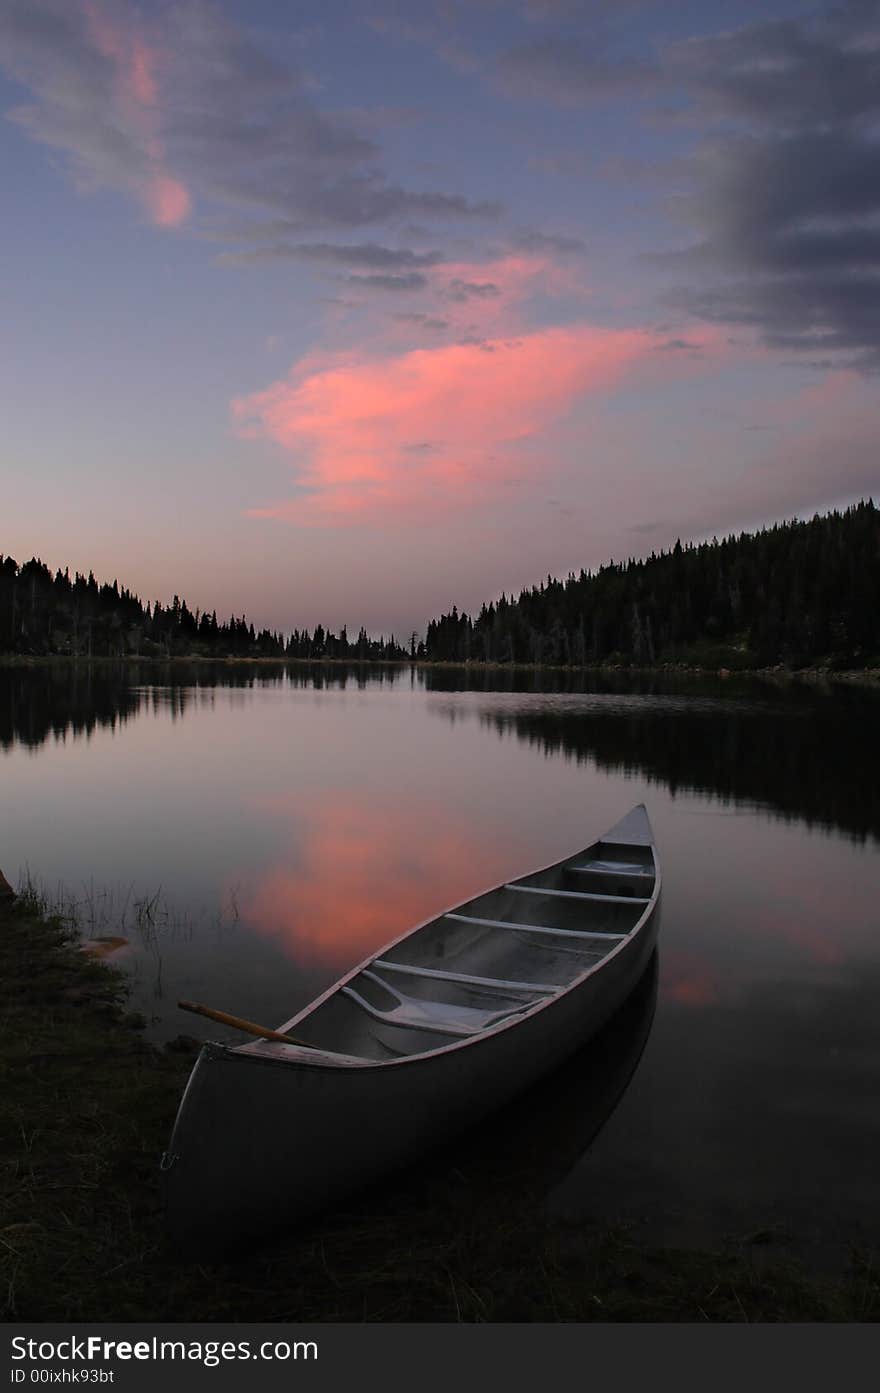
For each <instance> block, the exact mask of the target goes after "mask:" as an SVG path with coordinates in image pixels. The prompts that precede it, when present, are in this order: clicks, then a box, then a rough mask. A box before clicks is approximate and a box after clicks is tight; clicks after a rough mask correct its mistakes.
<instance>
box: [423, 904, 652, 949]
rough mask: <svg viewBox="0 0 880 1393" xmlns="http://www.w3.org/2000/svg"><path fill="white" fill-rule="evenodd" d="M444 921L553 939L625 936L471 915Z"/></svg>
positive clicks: (449, 916)
mask: <svg viewBox="0 0 880 1393" xmlns="http://www.w3.org/2000/svg"><path fill="white" fill-rule="evenodd" d="M443 918H444V919H456V920H457V921H458V923H459V924H481V925H482V926H483V927H484V928H486V929H517V930H518V931H519V932H520V933H529V934H553V936H554V937H555V938H592V939H602V940H604V941H605V942H607V943H617V942H618V940H619V939H621V938H626V934H617V933H614V934H608V933H600V932H599V931H598V930H596V929H557V928H554V927H553V925H552V924H523V923H520V921H519V920H513V919H476V918H475V917H474V916H473V915H472V914H455V913H453V912H451V911H450V912H449V913H448V914H444V916H443Z"/></svg>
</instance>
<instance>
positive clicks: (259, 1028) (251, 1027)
mask: <svg viewBox="0 0 880 1393" xmlns="http://www.w3.org/2000/svg"><path fill="white" fill-rule="evenodd" d="M177 1004H178V1006H179V1007H180V1009H181V1011H193V1012H195V1014H196V1015H197V1016H207V1017H208V1019H209V1020H212V1021H219V1022H220V1024H221V1025H231V1026H232V1027H233V1028H234V1029H235V1030H244V1031H247V1033H248V1034H249V1035H259V1036H260V1038H261V1039H263V1040H280V1041H281V1043H282V1044H284V1045H302V1046H303V1047H304V1048H305V1049H307V1050H316V1049H319V1048H320V1046H318V1045H310V1044H309V1043H308V1041H307V1040H297V1039H296V1037H295V1036H294V1035H284V1034H283V1033H282V1032H281V1031H280V1030H270V1029H269V1028H268V1026H265V1025H255V1024H254V1022H253V1021H243V1020H242V1018H241V1016H230V1015H229V1014H228V1013H227V1012H226V1011H215V1009H214V1007H213V1006H202V1005H200V1003H199V1002H198V1001H178V1003H177Z"/></svg>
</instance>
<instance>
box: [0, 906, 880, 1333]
mask: <svg viewBox="0 0 880 1393" xmlns="http://www.w3.org/2000/svg"><path fill="white" fill-rule="evenodd" d="M0 980H2V984H3V985H2V1001H0V1122H2V1137H3V1155H2V1180H0V1185H2V1189H0V1214H2V1215H3V1219H2V1221H0V1223H2V1227H0V1307H2V1309H3V1315H4V1318H5V1319H6V1320H13V1319H18V1320H114V1321H123V1320H154V1319H156V1320H158V1319H166V1320H232V1319H240V1320H325V1321H333V1320H349V1321H350V1320H358V1321H359V1320H378V1321H409V1320H422V1321H424V1320H428V1321H455V1320H464V1321H529V1320H541V1321H554V1320H566V1321H596V1320H598V1321H705V1320H708V1321H743V1320H749V1321H756V1320H757V1321H780V1320H787V1321H854V1320H855V1321H864V1320H876V1319H877V1318H878V1315H880V1281H878V1275H877V1272H876V1271H875V1270H874V1269H873V1268H872V1266H871V1264H870V1263H869V1262H868V1261H866V1260H865V1261H857V1262H854V1264H853V1268H852V1271H851V1273H850V1274H849V1275H848V1276H847V1277H846V1278H845V1279H844V1280H841V1281H838V1282H832V1281H830V1280H828V1281H824V1280H822V1281H819V1280H816V1279H812V1278H810V1277H809V1276H807V1274H806V1273H804V1272H803V1271H801V1270H800V1269H798V1268H796V1267H794V1266H792V1265H785V1264H783V1263H780V1262H777V1261H775V1260H771V1259H768V1257H767V1254H768V1253H769V1252H772V1249H770V1248H767V1247H766V1246H762V1245H760V1244H759V1243H754V1244H753V1245H751V1246H749V1245H746V1246H744V1247H743V1248H741V1249H740V1250H739V1251H737V1252H732V1253H690V1252H688V1253H685V1252H673V1251H668V1250H667V1251H647V1250H644V1249H641V1248H639V1247H637V1246H636V1245H634V1244H633V1243H631V1242H630V1241H629V1239H628V1238H627V1235H626V1234H625V1233H621V1232H607V1231H600V1230H598V1229H596V1228H592V1227H588V1226H572V1225H557V1226H548V1222H547V1220H546V1217H544V1216H542V1215H541V1213H540V1210H539V1200H540V1195H539V1192H538V1189H537V1187H536V1188H535V1189H534V1190H532V1189H530V1187H529V1185H528V1183H527V1182H523V1181H522V1180H521V1177H520V1178H518V1179H517V1183H516V1186H515V1189H513V1190H512V1189H511V1186H510V1184H509V1175H508V1172H509V1169H510V1166H509V1159H510V1158H508V1157H507V1156H505V1155H504V1153H503V1148H501V1149H499V1147H498V1146H497V1144H496V1145H495V1146H494V1147H493V1146H492V1145H488V1146H485V1145H484V1146H483V1147H482V1148H481V1146H480V1145H479V1144H475V1142H474V1140H473V1138H470V1139H468V1141H467V1142H466V1143H465V1142H461V1143H459V1144H458V1145H457V1146H455V1147H453V1148H451V1149H450V1150H448V1151H447V1152H446V1153H444V1154H443V1155H442V1156H439V1157H435V1158H433V1160H432V1161H430V1162H428V1163H425V1164H424V1165H423V1166H422V1167H420V1168H418V1169H416V1170H413V1171H411V1172H409V1173H407V1175H406V1176H405V1177H404V1178H403V1179H402V1180H400V1181H398V1182H397V1183H395V1184H393V1185H386V1186H385V1187H383V1188H382V1189H379V1190H374V1191H373V1192H371V1193H370V1194H369V1195H367V1196H364V1197H362V1198H360V1199H359V1200H357V1201H352V1202H351V1203H350V1204H349V1206H348V1207H347V1208H345V1209H344V1210H343V1211H340V1212H336V1213H334V1214H333V1215H332V1216H329V1217H325V1218H322V1219H319V1220H317V1221H315V1222H314V1223H312V1224H311V1225H310V1226H309V1227H308V1228H305V1229H303V1230H301V1231H299V1232H298V1233H296V1234H293V1235H291V1236H288V1237H285V1238H280V1239H278V1240H276V1241H274V1242H273V1243H272V1244H268V1245H266V1246H265V1247H263V1248H261V1249H260V1250H258V1251H254V1252H250V1253H248V1254H246V1255H241V1256H239V1257H238V1258H237V1259H236V1260H230V1261H228V1262H224V1263H199V1262H194V1261H182V1260H180V1259H178V1258H177V1256H176V1255H175V1254H174V1252H173V1251H172V1250H171V1249H170V1247H169V1246H168V1244H167V1242H166V1239H165V1237H164V1233H163V1227H162V1218H161V1208H160V1197H159V1189H158V1180H159V1176H158V1169H157V1161H158V1157H159V1155H160V1154H161V1152H162V1150H163V1148H164V1145H165V1143H166V1140H167V1137H168V1134H169V1130H170V1126H171V1122H172V1119H173V1116H174V1112H175V1109H176V1106H177V1102H178V1099H179V1096H180V1091H181V1089H182V1087H183V1084H184V1082H185V1079H186V1077H187V1074H188V1072H189V1069H190V1067H191V1063H192V1059H193V1057H194V1053H195V1046H194V1044H193V1042H192V1041H188V1040H186V1039H185V1038H183V1039H181V1040H179V1041H177V1042H175V1043H174V1045H172V1046H168V1047H166V1048H165V1049H164V1050H159V1049H155V1048H153V1047H152V1046H150V1045H149V1044H148V1043H146V1042H145V1041H144V1039H143V1037H142V1033H141V1030H140V1028H139V1027H140V1022H139V1021H138V1019H137V1018H135V1017H133V1016H131V1015H129V1014H127V1013H126V1011H125V1009H124V981H123V979H122V977H121V976H120V975H119V974H118V973H117V972H115V971H114V970H113V969H112V968H109V967H108V966H106V965H105V964H103V963H100V962H98V961H95V960H93V959H91V958H89V957H87V956H85V955H84V954H83V953H82V952H80V951H79V950H78V947H77V945H76V942H75V940H73V939H72V938H71V936H70V934H69V933H68V932H67V931H66V930H65V928H64V927H63V925H62V924H61V923H60V922H59V921H58V920H52V919H46V918H44V917H42V916H41V915H40V914H39V913H38V912H37V911H36V909H35V908H34V906H33V905H28V904H26V903H25V904H22V903H18V904H16V905H14V906H7V907H6V908H3V907H0ZM514 1169H515V1166H514ZM506 1181H508V1183H507V1184H506V1183H505V1182H506Z"/></svg>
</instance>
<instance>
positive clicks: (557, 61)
mask: <svg viewBox="0 0 880 1393" xmlns="http://www.w3.org/2000/svg"><path fill="white" fill-rule="evenodd" d="M495 76H496V79H497V81H498V82H499V83H500V84H501V86H502V87H503V88H504V90H505V91H507V92H509V93H510V94H511V95H512V96H516V97H534V98H538V99H541V100H547V99H549V100H550V101H555V102H561V103H563V104H566V105H580V104H581V103H583V102H588V101H591V100H593V99H595V98H597V97H608V96H616V95H618V94H621V93H628V94H631V93H634V92H637V91H639V90H644V89H646V88H650V87H651V86H652V85H653V83H654V82H655V80H656V71H655V69H654V67H653V65H652V64H651V63H649V62H647V61H645V60H642V59H639V58H633V57H629V56H627V55H620V56H617V55H615V54H613V53H612V52H610V51H609V49H608V47H607V45H606V43H605V42H604V40H603V39H602V38H601V37H600V36H599V35H598V34H592V35H589V36H586V37H582V36H579V35H570V34H566V35H546V36H544V37H542V38H537V39H532V40H529V41H527V42H525V43H522V44H517V45H515V46H514V47H512V48H509V49H508V50H507V51H506V52H505V53H503V54H502V55H501V56H500V57H499V59H498V62H497V65H496V68H495Z"/></svg>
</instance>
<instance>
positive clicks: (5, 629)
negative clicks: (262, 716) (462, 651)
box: [0, 554, 407, 662]
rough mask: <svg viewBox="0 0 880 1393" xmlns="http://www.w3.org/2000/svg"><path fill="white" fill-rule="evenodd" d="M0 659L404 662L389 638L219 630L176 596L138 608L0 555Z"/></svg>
mask: <svg viewBox="0 0 880 1393" xmlns="http://www.w3.org/2000/svg"><path fill="white" fill-rule="evenodd" d="M0 653H5V654H19V655H22V656H27V657H74V658H125V657H135V658H166V659H167V658H181V657H183V658H190V657H200V658H281V659H284V658H309V659H314V660H320V659H323V658H348V659H351V660H352V661H353V662H369V661H373V662H376V661H380V660H382V661H388V660H394V659H399V658H405V657H406V656H407V654H406V652H405V650H404V649H403V648H401V647H400V645H399V644H398V643H396V641H395V640H394V638H393V637H392V638H390V639H385V638H379V639H375V638H370V637H368V635H367V632H366V630H365V629H363V628H362V629H361V630H360V633H359V634H358V637H357V639H355V640H354V641H351V640H350V639H349V637H348V635H347V633H346V630H345V628H344V627H343V629H342V630H341V632H340V633H339V634H335V633H333V632H331V631H330V630H329V629H325V628H324V626H323V625H322V624H318V625H316V626H315V629H314V631H313V632H312V633H309V632H308V631H307V630H303V631H302V632H301V631H300V630H299V629H294V631H293V632H292V633H291V634H289V635H287V637H285V636H284V635H283V634H280V633H275V632H272V631H271V630H269V629H261V630H260V631H259V632H257V631H256V630H255V629H254V626H253V624H249V623H248V621H247V618H246V617H245V616H244V615H242V617H241V618H235V617H234V616H233V617H231V618H230V619H228V620H226V621H225V622H223V623H219V622H218V620H217V614H216V611H214V612H212V613H211V614H208V613H207V612H203V613H200V612H199V610H198V609H196V610H195V611H193V610H191V609H190V608H189V606H188V605H187V603H186V601H185V600H181V599H180V598H179V597H178V596H177V595H175V596H174V599H173V600H172V602H171V604H170V605H168V606H163V605H162V604H161V602H160V601H159V600H156V601H155V603H153V604H152V605H151V604H150V603H149V602H148V603H147V604H142V603H141V601H140V600H139V599H138V597H137V595H134V594H132V593H131V591H130V590H126V589H120V586H119V583H118V581H116V580H114V581H113V583H112V585H108V584H104V585H99V584H98V582H97V581H96V580H95V577H94V575H93V574H92V573H91V572H89V575H88V577H86V576H83V575H80V574H79V573H77V574H76V575H75V576H74V577H73V579H71V577H70V575H69V573H68V572H67V571H64V572H62V571H60V570H59V571H56V572H55V574H54V576H53V574H52V572H51V571H50V570H49V568H48V566H46V565H44V564H43V562H42V561H39V560H37V558H36V557H34V558H33V559H32V560H30V561H26V562H25V563H24V565H23V566H19V565H18V563H17V562H16V561H15V560H14V559H13V558H12V557H11V556H3V555H2V554H0Z"/></svg>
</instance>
